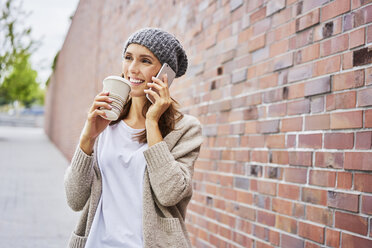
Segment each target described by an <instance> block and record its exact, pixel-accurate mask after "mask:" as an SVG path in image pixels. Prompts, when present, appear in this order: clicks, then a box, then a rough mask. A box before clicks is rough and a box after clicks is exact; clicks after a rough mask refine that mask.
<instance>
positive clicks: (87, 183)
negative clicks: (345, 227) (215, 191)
mask: <svg viewBox="0 0 372 248" xmlns="http://www.w3.org/2000/svg"><path fill="white" fill-rule="evenodd" d="M123 58H124V60H123V74H122V76H123V77H125V78H126V79H128V80H129V81H130V82H131V93H130V99H129V100H128V102H127V103H126V105H125V106H124V110H123V112H122V114H121V116H120V117H119V119H118V120H117V121H115V122H111V123H110V121H108V120H106V119H104V118H102V116H104V112H103V111H102V110H101V108H102V107H103V108H109V109H110V108H111V107H110V105H109V103H110V93H109V92H101V93H100V94H98V95H97V96H96V97H95V99H94V103H93V105H92V107H91V109H90V111H89V113H88V118H87V121H86V123H85V126H84V129H83V131H82V134H81V136H80V142H79V146H78V147H77V148H76V151H75V154H74V156H73V159H72V162H71V165H70V166H69V167H68V169H67V171H66V175H65V188H66V196H67V202H68V204H69V206H70V207H71V208H72V209H73V210H75V211H80V210H83V212H82V215H81V218H80V220H79V223H78V225H77V227H76V228H75V231H74V232H73V234H72V237H71V239H70V242H69V247H74V248H81V247H86V248H93V247H94V248H100V247H102V248H103V247H104V248H106V247H110V248H111V247H125V248H132V247H133V248H134V247H191V243H190V240H189V237H188V234H187V231H186V227H185V222H184V220H185V214H186V208H187V205H188V203H189V201H190V199H191V196H192V183H191V179H192V175H193V165H194V162H195V160H196V159H197V157H198V154H199V150H200V146H201V143H202V139H203V138H202V136H201V125H200V123H199V121H198V120H197V119H196V118H194V117H192V116H189V115H183V114H181V113H180V112H179V111H177V109H176V103H175V101H174V100H173V99H172V98H171V97H170V94H169V89H168V85H167V83H168V82H167V77H166V76H164V77H163V80H160V79H156V78H154V76H155V75H156V74H157V72H158V71H159V70H160V68H161V66H162V64H163V63H167V64H169V65H170V67H171V68H172V69H173V70H174V71H175V72H176V77H180V76H182V75H183V74H184V73H185V72H186V69H187V57H186V54H185V51H184V50H183V48H182V46H181V44H180V43H179V41H178V40H177V39H176V38H175V37H174V36H173V35H171V34H169V33H167V32H165V31H163V30H160V29H155V28H147V29H142V30H139V31H137V32H136V33H134V34H133V35H131V37H129V39H128V40H127V42H126V44H125V46H124V52H123ZM150 88H151V89H153V90H149V89H150ZM155 89H156V91H155ZM157 92H158V93H157ZM147 93H148V94H150V95H152V96H153V97H154V98H155V103H154V104H151V103H150V102H149V101H148V99H147V98H146V94H147Z"/></svg>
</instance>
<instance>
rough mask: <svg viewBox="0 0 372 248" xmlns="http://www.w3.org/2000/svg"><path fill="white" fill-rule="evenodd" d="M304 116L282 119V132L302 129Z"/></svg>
mask: <svg viewBox="0 0 372 248" xmlns="http://www.w3.org/2000/svg"><path fill="white" fill-rule="evenodd" d="M302 119H303V118H302V117H294V118H286V119H282V126H281V129H280V131H281V132H293V131H301V130H302Z"/></svg>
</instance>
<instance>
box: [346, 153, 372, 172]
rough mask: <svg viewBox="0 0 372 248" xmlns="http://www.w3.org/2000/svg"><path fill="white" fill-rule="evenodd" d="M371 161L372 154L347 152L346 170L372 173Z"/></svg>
mask: <svg viewBox="0 0 372 248" xmlns="http://www.w3.org/2000/svg"><path fill="white" fill-rule="evenodd" d="M371 161H372V153H371V152H345V164H344V168H345V169H346V170H364V171H372V163H371Z"/></svg>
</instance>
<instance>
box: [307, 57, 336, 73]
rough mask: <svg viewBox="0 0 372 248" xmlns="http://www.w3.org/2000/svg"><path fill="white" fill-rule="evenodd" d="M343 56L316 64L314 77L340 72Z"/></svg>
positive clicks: (326, 59)
mask: <svg viewBox="0 0 372 248" xmlns="http://www.w3.org/2000/svg"><path fill="white" fill-rule="evenodd" d="M340 65H341V56H340V55H336V56H333V57H330V58H325V59H323V60H320V61H317V62H315V65H314V70H313V77H316V76H320V75H324V74H329V73H333V72H337V71H339V70H340Z"/></svg>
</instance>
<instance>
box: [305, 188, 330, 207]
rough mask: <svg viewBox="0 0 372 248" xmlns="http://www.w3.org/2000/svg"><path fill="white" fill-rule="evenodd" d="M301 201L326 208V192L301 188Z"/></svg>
mask: <svg viewBox="0 0 372 248" xmlns="http://www.w3.org/2000/svg"><path fill="white" fill-rule="evenodd" d="M301 200H302V201H304V202H309V203H313V204H317V205H323V206H326V204H327V191H326V190H320V189H313V188H302V199H301Z"/></svg>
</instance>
